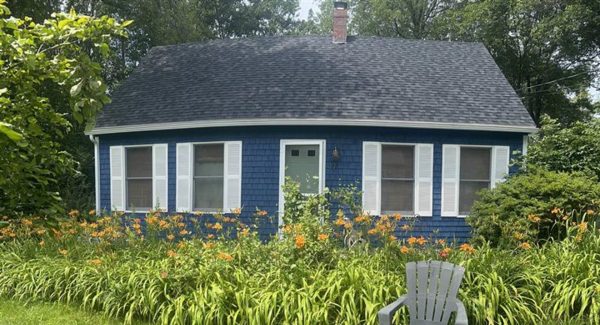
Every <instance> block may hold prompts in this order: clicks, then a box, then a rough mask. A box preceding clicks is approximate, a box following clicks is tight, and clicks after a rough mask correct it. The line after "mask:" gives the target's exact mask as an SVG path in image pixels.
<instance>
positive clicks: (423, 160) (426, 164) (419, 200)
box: [415, 144, 433, 216]
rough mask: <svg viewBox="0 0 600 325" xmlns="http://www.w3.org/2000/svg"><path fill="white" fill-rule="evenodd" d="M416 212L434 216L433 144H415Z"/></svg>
mask: <svg viewBox="0 0 600 325" xmlns="http://www.w3.org/2000/svg"><path fill="white" fill-rule="evenodd" d="M415 167H416V168H415V214H418V215H421V216H432V214H433V211H432V210H433V209H432V197H433V144H417V145H416V146H415Z"/></svg>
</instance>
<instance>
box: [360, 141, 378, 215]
mask: <svg viewBox="0 0 600 325" xmlns="http://www.w3.org/2000/svg"><path fill="white" fill-rule="evenodd" d="M362 160H363V170H362V174H363V176H362V192H363V197H362V204H363V210H364V211H365V212H368V213H369V214H370V215H379V214H380V210H381V144H380V143H379V142H363V159H362Z"/></svg>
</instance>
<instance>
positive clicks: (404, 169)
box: [381, 145, 415, 179]
mask: <svg viewBox="0 0 600 325" xmlns="http://www.w3.org/2000/svg"><path fill="white" fill-rule="evenodd" d="M381 161H382V168H381V176H382V177H383V178H408V179H413V177H414V175H415V172H414V168H415V164H414V162H415V147H414V146H395V145H384V146H382V147H381Z"/></svg>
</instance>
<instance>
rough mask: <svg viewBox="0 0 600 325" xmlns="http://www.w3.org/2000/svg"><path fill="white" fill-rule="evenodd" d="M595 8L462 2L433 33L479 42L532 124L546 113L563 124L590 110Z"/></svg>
mask: <svg viewBox="0 0 600 325" xmlns="http://www.w3.org/2000/svg"><path fill="white" fill-rule="evenodd" d="M598 12H600V2H598V1H590V0H557V1H543V0H527V1H509V0H477V1H461V2H460V3H459V4H457V5H456V6H454V7H453V8H452V9H451V10H448V11H447V12H446V13H445V14H444V17H442V18H441V19H440V20H438V21H437V24H438V26H437V27H436V28H437V29H436V32H437V36H436V37H438V38H449V39H452V40H463V41H481V42H483V43H484V44H485V45H486V47H487V48H488V50H489V51H490V53H491V54H492V56H493V57H494V59H495V60H496V63H497V64H498V65H499V66H500V68H501V69H502V71H503V72H504V75H505V76H506V77H507V79H508V80H509V82H510V83H511V84H512V86H513V88H515V90H516V91H517V93H518V94H519V95H520V96H521V98H522V101H523V103H524V104H525V106H526V107H527V109H528V111H529V113H530V115H531V117H532V118H533V120H534V121H535V123H536V124H538V125H540V122H541V117H542V116H543V115H544V114H548V115H550V116H552V117H554V118H557V119H558V120H559V121H560V122H562V123H563V124H565V125H566V124H569V123H572V122H573V121H577V120H581V119H586V118H589V117H590V116H591V113H593V108H592V103H591V101H590V98H589V95H588V94H587V89H588V88H589V87H590V85H591V81H592V79H593V76H594V73H597V72H598V71H597V69H598V62H599V61H598V60H599V59H600V52H599V51H598V48H599V45H600V42H599V41H598V39H599V37H598V35H599V34H600V15H598Z"/></svg>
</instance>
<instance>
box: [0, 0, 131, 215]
mask: <svg viewBox="0 0 600 325" xmlns="http://www.w3.org/2000/svg"><path fill="white" fill-rule="evenodd" d="M8 14H10V11H9V9H8V8H7V7H6V6H5V5H4V0H0V17H2V18H1V19H0V67H1V69H0V126H2V128H0V148H1V149H0V151H1V154H0V175H3V177H1V178H0V213H1V214H3V215H16V214H19V213H36V214H42V215H53V214H56V213H59V212H61V211H62V210H64V205H63V204H62V202H61V198H60V195H59V192H60V188H59V183H58V181H57V180H58V179H60V178H61V177H63V176H64V175H69V174H72V173H77V170H76V168H75V167H76V163H75V161H74V160H73V158H72V156H71V155H70V154H68V153H67V152H66V151H64V150H63V147H62V145H61V141H62V140H63V139H64V137H65V134H67V133H69V132H70V130H71V129H72V128H73V127H74V126H77V125H83V124H85V123H86V122H88V121H91V120H92V119H93V117H94V116H95V114H96V113H97V112H98V111H99V110H100V109H101V107H102V106H103V105H104V104H106V103H108V101H109V98H108V96H107V94H106V90H107V87H106V83H105V82H104V80H103V79H102V77H101V70H102V66H101V65H100V63H99V62H98V61H96V60H94V59H92V57H93V56H90V55H89V54H88V53H89V52H88V49H91V51H92V52H93V53H94V54H96V53H97V54H98V56H101V57H108V56H109V54H110V46H109V44H110V43H111V41H112V40H113V39H115V38H116V37H124V36H125V29H124V28H125V27H126V26H127V25H128V24H129V22H125V23H119V22H117V21H116V20H115V19H113V18H109V17H106V16H104V17H101V18H91V17H88V16H83V15H77V14H76V13H75V12H70V13H60V14H56V15H54V16H53V17H52V18H49V19H47V20H46V21H45V22H44V23H43V24H38V23H34V22H33V21H32V19H30V18H25V19H16V18H12V17H11V18H6V16H7V15H8Z"/></svg>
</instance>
